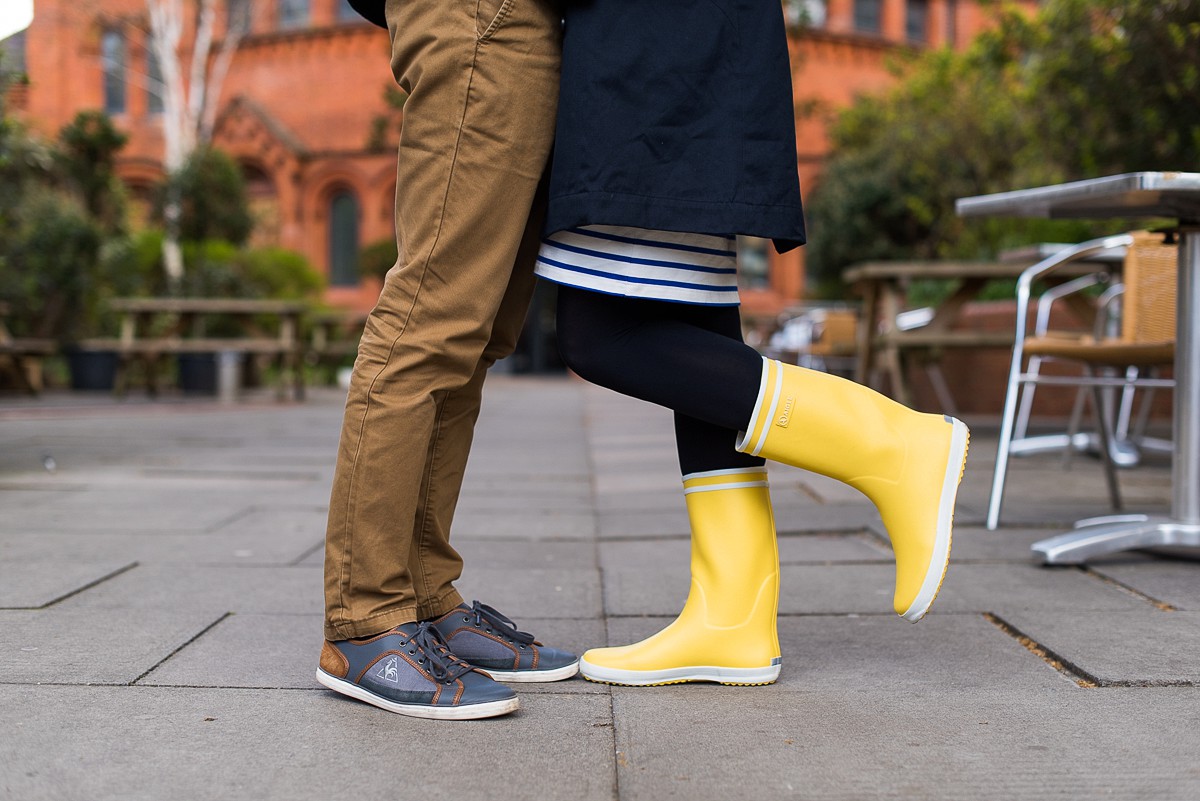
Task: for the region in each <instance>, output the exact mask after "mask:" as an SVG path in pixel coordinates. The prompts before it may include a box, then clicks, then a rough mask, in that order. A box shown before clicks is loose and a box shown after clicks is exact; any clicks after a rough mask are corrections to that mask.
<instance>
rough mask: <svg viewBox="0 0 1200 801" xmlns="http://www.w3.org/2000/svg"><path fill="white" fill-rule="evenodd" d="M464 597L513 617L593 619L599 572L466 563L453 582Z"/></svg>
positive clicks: (597, 613) (596, 609) (597, 611)
mask: <svg viewBox="0 0 1200 801" xmlns="http://www.w3.org/2000/svg"><path fill="white" fill-rule="evenodd" d="M456 586H457V587H458V591H459V592H460V593H461V594H462V595H463V597H464V598H468V599H472V598H473V599H478V600H481V601H483V602H484V603H486V604H488V605H490V606H494V607H495V608H497V609H501V610H503V611H504V614H506V615H508V616H509V617H511V618H513V619H517V618H555V617H559V618H562V617H566V618H597V617H601V616H602V611H601V605H600V571H599V570H595V569H588V570H577V569H574V570H573V569H568V568H552V569H547V568H529V569H527V570H521V571H516V570H511V569H502V568H501V569H498V568H487V567H479V566H477V565H467V566H466V569H464V570H463V575H462V579H461V580H460V581H459V582H458V583H457V585H456Z"/></svg>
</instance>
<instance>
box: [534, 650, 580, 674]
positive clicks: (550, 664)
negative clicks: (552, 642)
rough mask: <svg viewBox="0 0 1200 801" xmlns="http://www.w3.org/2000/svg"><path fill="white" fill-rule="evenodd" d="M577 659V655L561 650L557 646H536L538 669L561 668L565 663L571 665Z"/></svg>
mask: <svg viewBox="0 0 1200 801" xmlns="http://www.w3.org/2000/svg"><path fill="white" fill-rule="evenodd" d="M578 661H579V657H578V656H576V655H575V654H573V653H571V652H570V651H563V650H560V649H558V648H549V647H546V646H540V647H539V648H538V669H539V670H553V669H554V668H562V667H566V666H567V665H573V664H575V663H576V662H578Z"/></svg>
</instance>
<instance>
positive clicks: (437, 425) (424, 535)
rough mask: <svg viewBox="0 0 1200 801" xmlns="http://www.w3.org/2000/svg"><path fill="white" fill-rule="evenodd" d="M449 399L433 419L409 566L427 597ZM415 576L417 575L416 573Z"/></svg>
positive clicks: (418, 602) (442, 403) (444, 400)
mask: <svg viewBox="0 0 1200 801" xmlns="http://www.w3.org/2000/svg"><path fill="white" fill-rule="evenodd" d="M448 399H449V395H448V393H447V394H445V395H443V396H442V400H441V403H439V404H438V409H437V414H436V415H435V416H434V419H433V436H432V437H431V439H430V444H429V466H428V472H427V473H426V474H425V487H426V490H425V497H423V498H418V499H417V503H419V504H421V507H420V508H421V522H420V525H419V526H418V527H417V532H416V534H417V563H416V564H415V565H411V566H409V572H410V573H412V574H415V573H417V572H419V573H420V575H421V590H422V594H423V595H424V597H425V598H428V597H429V596H430V595H431V594H432V592H431V590H430V588H429V571H428V570H426V569H425V562H424V559H425V543H426V542H427V541H428V537H429V520H430V517H431V516H430V514H429V509H430V506H431V504H430V499H431V498H432V497H433V494H434V492H433V474H434V473H435V472H436V467H437V459H438V443H439V442H441V433H442V419H443V417H444V416H445V414H446V401H447V400H448ZM414 578H415V575H414ZM416 585H417V582H416V581H415V580H414V581H413V589H414V590H415V589H416ZM422 603H423V602H422V600H421V597H418V598H417V606H418V607H419V606H421V605H422Z"/></svg>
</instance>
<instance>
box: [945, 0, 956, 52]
mask: <svg viewBox="0 0 1200 801" xmlns="http://www.w3.org/2000/svg"><path fill="white" fill-rule="evenodd" d="M946 44H947V45H949V46H950V47H954V46H955V45H956V44H958V0H946Z"/></svg>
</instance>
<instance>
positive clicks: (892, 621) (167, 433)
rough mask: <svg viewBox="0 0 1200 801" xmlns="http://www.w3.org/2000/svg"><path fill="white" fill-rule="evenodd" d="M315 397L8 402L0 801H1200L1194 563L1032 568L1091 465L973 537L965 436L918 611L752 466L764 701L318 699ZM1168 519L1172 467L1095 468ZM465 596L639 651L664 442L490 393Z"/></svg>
mask: <svg viewBox="0 0 1200 801" xmlns="http://www.w3.org/2000/svg"><path fill="white" fill-rule="evenodd" d="M340 413H341V397H340V396H339V395H338V394H337V393H336V392H332V391H318V392H315V393H313V397H312V398H311V399H310V401H309V402H307V403H305V404H303V405H276V404H274V403H272V402H269V401H266V400H264V401H261V402H259V401H251V402H247V403H244V404H241V405H238V406H234V407H221V406H218V405H216V404H208V403H187V402H184V403H181V402H159V403H146V402H141V401H137V400H136V399H134V400H130V401H128V402H126V403H124V404H115V403H112V402H111V401H109V400H108V399H94V400H88V401H79V400H78V399H71V398H67V399H55V398H49V399H46V400H42V401H38V402H28V401H23V400H12V399H4V400H0V721H3V727H2V729H0V799H19V800H20V801H35V800H37V799H54V800H55V801H67V800H69V799H81V800H83V799H86V800H87V801H99V800H100V799H122V801H132V800H134V799H154V800H155V801H157V800H159V799H162V800H164V801H187V800H188V799H209V798H213V799H216V798H222V799H224V798H231V799H236V798H256V799H262V798H271V799H275V798H278V799H296V800H297V801H304V799H330V798H339V797H343V796H346V795H349V794H352V795H353V796H354V797H355V798H373V799H389V800H391V799H421V800H422V801H436V800H437V799H471V800H473V799H506V800H509V801H513V800H515V801H521V800H523V799H614V798H617V799H629V800H631V801H632V800H638V801H641V800H643V799H644V800H646V801H649V799H655V800H656V801H657V800H658V799H673V798H679V799H742V798H746V799H751V798H753V799H764V798H765V799H774V798H798V799H820V800H822V801H825V800H826V799H847V800H850V799H855V800H857V799H1042V798H1063V799H1090V798H1100V797H1103V798H1115V799H1154V800H1155V801H1171V800H1172V799H1180V800H1181V801H1183V800H1184V799H1186V800H1187V801H1194V799H1196V798H1200V759H1198V758H1197V755H1198V754H1200V689H1198V688H1197V686H1196V685H1197V682H1198V681H1200V561H1193V560H1189V559H1184V558H1177V557H1172V556H1170V555H1166V554H1145V553H1129V554H1123V555H1120V556H1116V557H1109V558H1105V559H1100V560H1097V561H1096V562H1094V563H1093V564H1091V565H1089V566H1088V567H1086V568H1053V569H1047V568H1042V567H1038V566H1036V565H1035V564H1034V563H1033V562H1032V560H1031V559H1030V557H1029V550H1028V546H1029V544H1030V543H1031V542H1033V541H1034V540H1036V539H1039V538H1041V537H1044V536H1046V535H1048V534H1049V533H1052V532H1053V531H1055V530H1056V527H1057V526H1059V525H1061V524H1063V523H1068V522H1069V521H1071V520H1073V519H1075V518H1077V517H1081V516H1084V515H1086V514H1097V513H1102V512H1103V511H1104V509H1105V506H1104V504H1105V493H1104V484H1103V478H1102V476H1101V473H1100V468H1099V466H1098V464H1097V463H1095V462H1092V461H1090V460H1087V459H1082V460H1079V461H1077V462H1076V463H1075V465H1074V466H1073V468H1072V469H1071V470H1069V471H1064V470H1063V469H1061V467H1060V466H1059V464H1058V461H1057V457H1054V456H1039V457H1032V458H1028V459H1021V460H1018V461H1016V462H1015V463H1014V465H1013V468H1012V482H1013V483H1012V487H1013V490H1012V494H1011V495H1010V498H1011V499H1012V500H1011V501H1010V503H1009V507H1008V509H1007V510H1006V520H1007V522H1008V525H1007V526H1006V527H1005V529H1004V530H1003V531H1001V532H998V533H989V532H986V531H984V530H983V529H982V528H981V527H980V525H979V524H980V521H981V520H982V517H983V506H984V503H985V501H986V487H987V482H988V479H989V478H990V473H991V469H990V460H991V457H992V452H993V451H992V449H993V448H994V437H989V436H988V432H987V431H986V430H984V429H981V428H977V429H976V432H975V435H974V437H973V442H972V452H971V457H970V462H969V466H968V471H967V474H966V478H965V482H964V486H963V490H962V495H961V497H962V502H961V504H960V510H959V517H958V520H959V523H958V526H957V528H956V531H955V544H954V562H955V564H953V565H952V567H951V569H950V572H949V575H948V578H947V581H946V584H945V587H944V588H943V591H942V594H941V596H940V597H939V599H938V602H937V604H935V606H934V609H933V612H932V613H931V615H930V616H929V617H928V618H927V619H926V620H924V621H922V622H921V623H920V624H919V625H917V626H913V625H911V624H908V623H905V622H904V621H902V620H900V619H899V618H897V617H896V616H895V615H894V614H892V612H891V590H892V567H891V562H890V552H889V550H888V547H887V545H886V544H885V542H884V540H882V539H881V538H880V533H879V529H878V523H877V517H876V516H875V514H874V511H873V509H872V508H871V507H870V506H869V504H868V503H867V502H866V501H865V499H863V498H862V496H860V495H858V494H857V493H856V492H854V491H853V490H850V489H848V488H846V487H844V486H842V485H839V484H837V483H836V482H832V481H829V480H828V479H824V478H822V477H820V476H815V475H811V474H807V473H804V472H802V471H799V470H794V469H791V468H784V467H772V471H771V481H772V493H773V496H774V500H775V504H776V511H777V518H778V524H779V529H780V534H781V540H780V551H781V557H782V561H783V582H782V597H781V604H780V608H781V612H782V613H783V615H782V617H781V620H780V634H781V640H782V644H783V651H784V666H783V674H782V676H781V679H780V681H779V683H777V684H776V685H774V686H771V687H762V688H733V687H720V686H700V685H691V686H673V687H661V688H644V689H620V688H610V687H607V686H604V685H597V684H591V683H588V682H585V681H583V680H580V679H575V680H571V681H567V682H559V683H555V684H546V685H525V686H522V687H519V688H518V691H519V692H520V694H521V697H522V708H521V711H520V712H519V713H517V714H516V715H513V716H510V717H507V718H501V719H495V720H488V721H478V722H467V723H449V722H431V721H421V720H414V719H410V718H402V717H399V716H395V715H389V714H387V713H384V712H381V711H378V710H376V709H374V708H372V707H369V706H366V705H363V704H359V703H356V702H353V701H350V700H348V699H345V698H342V697H340V696H337V695H335V694H333V693H330V692H328V691H325V690H324V689H322V688H320V687H318V686H317V685H316V684H315V682H314V681H313V678H312V674H313V670H314V668H315V665H316V659H317V652H318V647H319V644H320V638H321V570H320V566H321V560H322V556H323V553H322V534H323V527H324V518H325V512H326V506H327V502H328V488H329V484H330V480H331V472H332V463H333V456H334V452H335V447H336V441H337V434H338V427H339V421H340ZM1121 478H1122V484H1123V488H1124V489H1125V491H1126V495H1127V499H1128V500H1129V502H1130V506H1132V507H1134V508H1136V509H1141V510H1147V511H1163V510H1165V508H1166V504H1167V501H1168V498H1169V484H1168V482H1169V470H1168V468H1167V466H1166V465H1165V464H1157V465H1151V466H1148V467H1144V468H1140V469H1138V470H1136V471H1125V472H1123V473H1122V475H1121ZM455 543H456V545H457V547H458V548H459V550H460V551H461V552H462V553H463V555H464V556H465V558H466V560H467V570H466V573H465V575H464V577H463V580H462V582H461V585H460V588H461V589H462V590H463V592H464V594H465V595H467V596H468V597H478V598H480V599H483V600H485V601H486V602H488V603H490V604H492V605H494V606H496V607H498V608H499V609H500V610H502V611H503V612H504V613H505V614H507V615H509V616H511V617H513V618H515V619H516V620H517V622H518V623H519V624H520V625H521V627H522V628H524V629H526V630H530V631H533V632H535V633H536V634H538V636H539V637H540V638H541V639H543V640H545V641H547V642H552V643H553V644H555V645H561V646H563V647H567V648H574V649H580V650H582V649H584V648H586V647H589V646H592V645H596V644H603V643H606V642H608V643H612V644H619V643H624V642H630V641H632V640H633V639H635V638H639V637H641V636H644V635H646V634H649V633H652V632H653V631H655V630H656V629H657V628H658V627H660V626H662V625H663V624H664V623H666V622H667V621H668V620H669V619H670V616H672V615H673V614H674V613H675V612H677V611H678V609H679V607H680V606H681V605H682V602H683V599H684V597H685V596H686V594H687V587H688V565H687V560H688V544H687V519H686V516H685V514H684V507H683V502H682V499H681V497H680V492H679V478H678V470H677V466H676V463H675V457H674V453H673V448H672V434H671V426H670V415H669V413H666V412H664V411H663V410H660V409H657V408H654V407H651V406H648V405H645V404H641V403H638V402H636V401H631V400H628V399H625V398H621V397H619V396H617V395H614V394H612V393H609V392H606V391H603V390H599V389H595V388H591V387H588V386H586V385H584V384H582V383H580V382H576V381H572V380H569V379H522V378H513V377H507V376H497V377H495V378H493V379H492V380H491V381H490V383H489V386H488V392H487V400H486V403H485V409H484V414H483V417H482V419H481V421H480V426H479V429H478V434H477V437H476V448H475V452H474V455H473V457H472V462H471V465H470V468H469V471H468V477H467V481H466V485H465V488H464V494H463V499H462V503H461V505H460V509H459V513H458V517H457V519H456V522H455Z"/></svg>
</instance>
